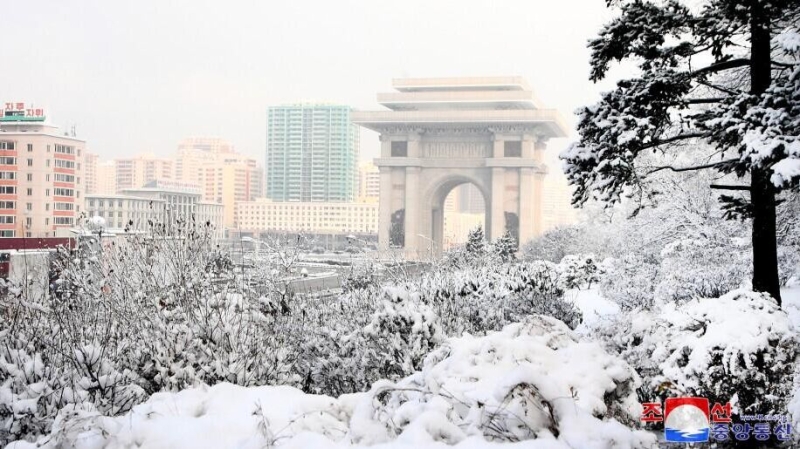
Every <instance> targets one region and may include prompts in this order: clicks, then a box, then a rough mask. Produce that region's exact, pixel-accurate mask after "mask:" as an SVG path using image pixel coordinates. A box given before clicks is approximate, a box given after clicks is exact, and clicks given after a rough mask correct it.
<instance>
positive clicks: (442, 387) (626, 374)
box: [15, 316, 656, 449]
mask: <svg viewBox="0 0 800 449" xmlns="http://www.w3.org/2000/svg"><path fill="white" fill-rule="evenodd" d="M637 384H638V379H637V377H636V374H635V373H634V372H633V371H632V370H631V368H630V367H629V366H628V365H627V364H626V363H624V362H623V361H622V360H620V359H619V358H617V357H614V356H611V355H609V354H608V353H606V352H605V351H604V350H603V349H602V348H601V347H600V346H599V345H598V344H597V343H594V342H586V341H580V340H578V339H577V338H576V337H575V335H574V334H572V333H571V332H570V331H569V329H568V328H567V327H566V326H564V324H563V323H560V322H558V321H557V320H554V319H552V318H548V317H543V316H531V317H528V318H527V319H526V320H525V322H523V323H517V324H512V325H509V326H507V327H505V328H504V329H503V330H502V331H500V332H492V333H490V334H489V335H487V336H485V337H474V336H470V335H465V336H463V337H461V338H453V339H450V340H449V341H448V342H447V343H446V344H445V345H444V346H443V347H441V348H440V349H438V350H436V351H435V352H434V353H432V354H431V355H430V356H429V357H428V358H426V360H425V362H424V364H423V366H422V369H421V371H419V372H416V373H414V374H412V375H410V376H407V377H405V378H403V379H399V380H398V381H397V382H394V383H393V382H389V381H380V382H378V383H376V384H375V385H374V386H373V388H372V389H371V390H370V391H369V392H368V393H359V394H354V395H344V396H341V397H339V398H338V399H334V398H331V397H327V396H315V395H309V394H304V393H302V392H301V391H299V390H297V389H295V388H291V387H286V386H261V387H249V388H244V387H240V386H235V385H230V384H225V383H223V384H218V385H216V386H213V387H205V386H202V387H197V388H192V389H186V390H183V391H181V392H178V393H160V394H156V395H153V396H152V397H151V398H150V399H149V400H148V401H147V402H146V403H144V404H142V405H140V406H138V407H135V408H134V409H133V410H132V411H130V412H128V413H127V414H125V415H123V416H119V417H114V418H107V417H103V416H102V415H100V414H98V413H96V412H92V411H78V412H74V413H73V412H71V411H69V412H68V413H64V414H62V416H61V418H60V419H59V420H58V421H57V423H56V424H55V425H54V430H53V432H52V433H51V434H49V435H48V436H47V437H46V438H43V439H42V440H40V441H39V443H40V444H41V446H39V447H41V449H57V448H60V447H72V448H76V449H84V448H86V449H88V448H90V447H128V446H138V447H154V446H159V447H171V448H176V449H182V448H193V449H195V448H218V447H219V448H221V447H241V448H246V449H256V448H264V447H276V446H277V447H281V446H285V447H314V448H319V449H342V448H346V447H353V448H357V447H380V448H389V447H392V448H408V449H411V448H414V449H435V448H441V447H443V446H442V444H443V443H444V444H446V445H448V446H449V447H453V448H454V449H470V448H473V449H474V448H478V447H481V448H483V447H495V446H496V445H499V444H500V443H515V442H516V443H518V444H510V445H509V447H520V448H521V447H525V448H531V449H605V448H610V447H619V448H627V449H655V448H656V441H655V437H654V436H653V435H651V434H649V433H646V432H642V431H636V430H631V429H629V428H628V427H626V426H625V425H624V423H625V422H630V421H631V420H635V419H636V417H637V415H638V412H639V410H638V404H637V403H636V397H635V395H634V393H633V391H634V389H635V388H636V386H637ZM176 426H180V430H181V431H180V432H176V431H175V428H176ZM220 429H224V431H220ZM380 443H386V444H385V445H382V444H380ZM33 447H36V446H34V445H33V444H31V445H19V446H17V448H15V449H33Z"/></svg>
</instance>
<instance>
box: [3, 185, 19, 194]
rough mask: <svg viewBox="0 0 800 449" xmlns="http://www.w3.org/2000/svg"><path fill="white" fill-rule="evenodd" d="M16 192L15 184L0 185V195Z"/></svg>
mask: <svg viewBox="0 0 800 449" xmlns="http://www.w3.org/2000/svg"><path fill="white" fill-rule="evenodd" d="M15 193H17V188H16V187H15V186H0V195H13V194H15Z"/></svg>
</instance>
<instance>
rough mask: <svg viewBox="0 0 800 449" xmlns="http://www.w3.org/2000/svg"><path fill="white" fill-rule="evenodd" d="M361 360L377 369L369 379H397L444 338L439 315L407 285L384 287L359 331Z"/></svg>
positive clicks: (418, 363)
mask: <svg viewBox="0 0 800 449" xmlns="http://www.w3.org/2000/svg"><path fill="white" fill-rule="evenodd" d="M359 340H363V343H362V344H359V345H357V346H358V347H357V348H354V350H356V351H363V352H364V353H365V354H364V355H365V357H364V359H362V362H363V363H364V366H366V367H370V368H371V369H372V370H373V371H374V372H373V373H371V375H369V376H368V377H369V378H370V379H391V380H393V379H397V378H399V377H402V376H406V375H408V374H411V373H413V372H414V371H416V370H418V369H419V368H420V367H421V366H422V361H423V359H424V358H425V356H426V355H428V353H429V352H431V351H432V350H433V349H434V348H435V347H437V346H438V345H439V344H440V343H442V341H443V340H444V335H443V334H442V329H441V326H440V324H439V317H437V316H436V314H435V313H434V312H433V309H431V307H430V306H429V305H427V304H424V303H423V302H422V301H420V299H419V293H416V292H412V291H410V290H409V289H408V288H402V287H394V288H386V289H385V290H384V295H383V300H382V301H381V305H380V307H379V308H378V309H377V310H376V311H375V312H374V313H373V314H372V317H371V318H370V322H369V324H367V325H366V326H365V327H364V328H363V329H361V331H360V332H359Z"/></svg>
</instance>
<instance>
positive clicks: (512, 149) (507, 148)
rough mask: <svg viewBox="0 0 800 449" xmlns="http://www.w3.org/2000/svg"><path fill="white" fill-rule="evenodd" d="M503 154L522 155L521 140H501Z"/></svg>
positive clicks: (509, 155)
mask: <svg viewBox="0 0 800 449" xmlns="http://www.w3.org/2000/svg"><path fill="white" fill-rule="evenodd" d="M503 156H505V157H522V142H520V141H519V140H516V141H509V140H506V141H505V142H503Z"/></svg>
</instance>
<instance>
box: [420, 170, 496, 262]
mask: <svg viewBox="0 0 800 449" xmlns="http://www.w3.org/2000/svg"><path fill="white" fill-rule="evenodd" d="M484 190H485V187H483V186H481V185H480V184H479V183H478V182H476V181H475V180H472V179H469V178H466V177H460V176H456V177H452V178H450V179H446V180H444V181H443V182H441V183H440V184H439V185H438V186H437V187H436V188H435V189H434V191H433V193H432V195H431V198H430V202H429V204H428V206H429V207H428V211H427V212H428V215H429V217H430V221H429V224H430V226H429V228H428V229H427V232H426V234H427V235H424V236H423V237H425V240H426V241H425V246H424V247H425V248H427V249H428V251H429V252H431V253H434V254H437V255H438V254H441V252H442V251H446V250H448V249H452V248H454V247H457V246H459V245H463V244H464V243H466V241H467V236H468V234H469V232H470V231H472V230H473V229H475V228H477V227H478V226H480V227H481V228H482V229H483V232H484V235H488V234H487V228H488V226H489V222H488V219H489V207H488V206H489V201H488V195H487V192H485V191H484Z"/></svg>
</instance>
